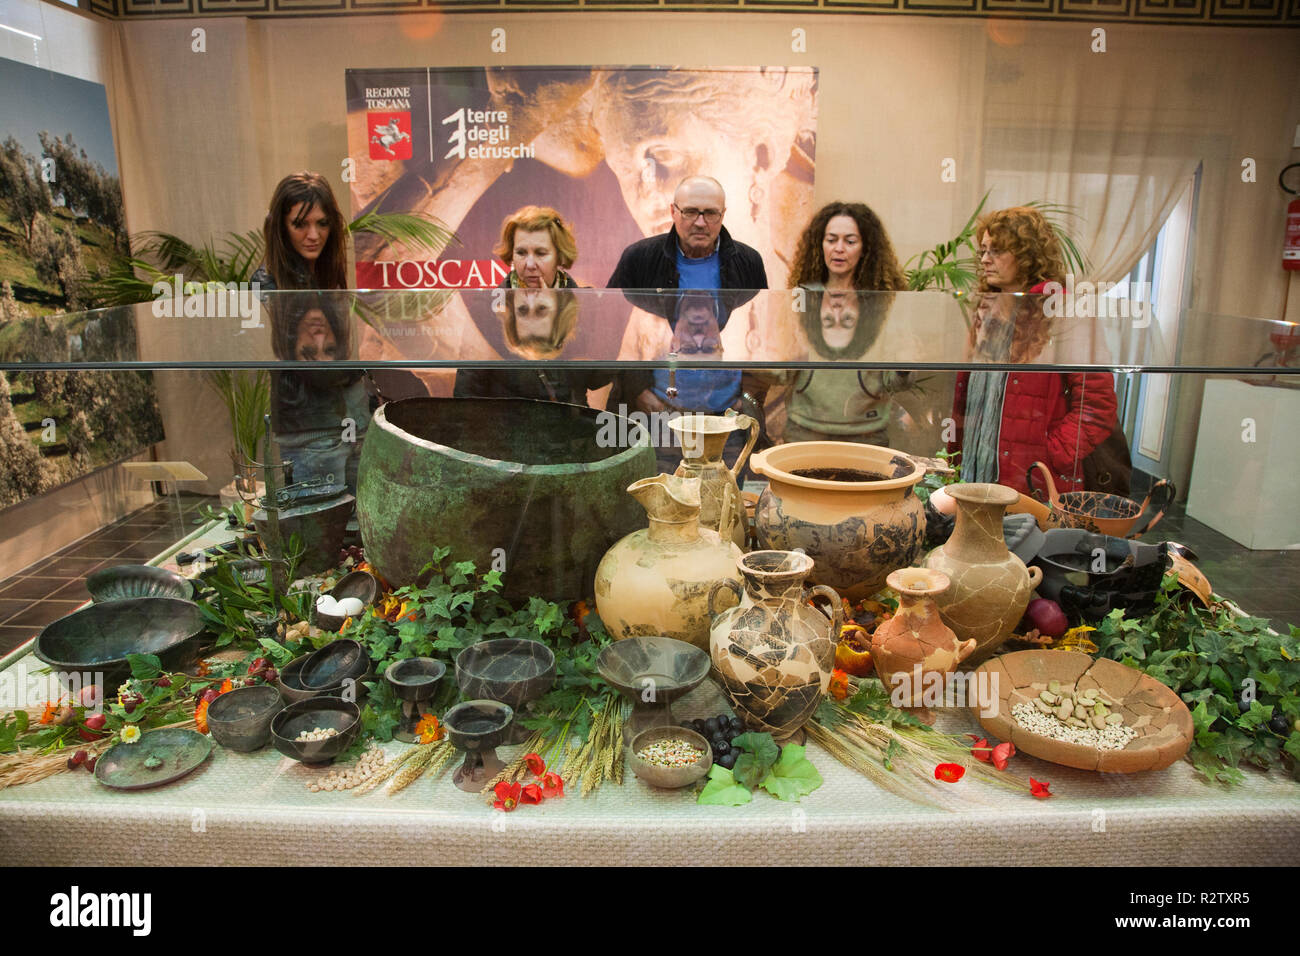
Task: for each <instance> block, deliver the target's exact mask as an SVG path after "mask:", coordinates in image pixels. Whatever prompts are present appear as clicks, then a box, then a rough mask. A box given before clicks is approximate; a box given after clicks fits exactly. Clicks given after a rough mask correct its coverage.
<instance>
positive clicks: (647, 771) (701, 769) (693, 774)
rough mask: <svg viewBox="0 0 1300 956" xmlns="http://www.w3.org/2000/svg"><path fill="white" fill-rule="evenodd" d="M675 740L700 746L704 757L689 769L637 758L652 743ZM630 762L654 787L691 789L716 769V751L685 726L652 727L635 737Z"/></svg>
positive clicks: (629, 753) (688, 766) (629, 754)
mask: <svg viewBox="0 0 1300 956" xmlns="http://www.w3.org/2000/svg"><path fill="white" fill-rule="evenodd" d="M672 738H675V739H677V740H685V741H686V742H687V743H689V744H692V745H693V746H695V747H698V748H699V749H700V750H703V751H704V756H702V757H701V758H700V759H699V760H697V761H696V762H695V763H693V764H688V765H687V766H685V767H659V766H656V765H655V764H652V763H648V762H647V761H645V760H643V759H642V758H640V757H638V756H637V753H638V751H640V750H643V749H645V748H646V747H647V746H649V745H650V744H653V743H655V742H657V741H660V740H667V739H672ZM627 759H628V764H629V765H630V766H631V767H632V772H633V773H634V774H636V775H637V776H638V777H640V778H641V779H642V780H644V781H645V782H646V783H648V784H650V785H651V786H652V787H663V788H665V789H668V790H676V789H677V788H679V787H689V786H690V785H691V784H693V783H694V782H695V781H697V780H700V779H702V778H703V777H704V776H706V775H707V774H708V772H709V768H710V767H712V766H713V748H712V747H711V746H710V745H709V742H708V741H707V740H705V739H704V738H703V737H702V736H700V735H699V734H697V733H696V732H695V731H693V730H687V729H686V728H685V727H651V728H650V729H649V730H643V731H641V733H639V734H637V735H636V736H635V737H633V738H632V746H631V747H630V748H629V751H628V755H627Z"/></svg>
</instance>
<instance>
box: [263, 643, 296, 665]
mask: <svg viewBox="0 0 1300 956" xmlns="http://www.w3.org/2000/svg"><path fill="white" fill-rule="evenodd" d="M257 643H258V644H260V645H262V649H263V650H264V651H266V656H267V657H269V658H271V663H272V664H274V665H275V667H276V670H279V669H280V668H282V667H284V665H286V664H288V663H289V662H290V661H292V660H293V651H291V650H290V649H289V648H287V647H285V646H284V645H283V644H281V643H280V642H279V641H273V640H271V639H270V638H269V637H259V638H258V639H257Z"/></svg>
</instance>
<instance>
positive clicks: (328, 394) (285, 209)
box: [253, 172, 370, 494]
mask: <svg viewBox="0 0 1300 956" xmlns="http://www.w3.org/2000/svg"><path fill="white" fill-rule="evenodd" d="M262 233H263V237H264V238H265V242H266V258H265V260H264V262H263V264H262V266H261V267H260V268H258V270H257V271H256V272H255V273H254V274H253V281H254V282H257V283H259V284H260V285H261V287H262V288H263V289H265V290H269V291H276V290H279V294H277V295H273V296H270V297H268V304H267V308H268V311H269V312H270V313H271V347H272V350H273V351H274V352H275V357H276V358H278V359H280V360H281V361H286V362H329V361H335V360H339V359H348V358H351V357H352V350H351V335H350V329H351V315H350V311H351V308H350V306H351V303H350V296H348V295H346V294H344V293H343V292H342V291H336V290H346V289H347V225H346V224H345V223H344V221H343V214H342V212H340V210H339V205H338V202H337V201H336V200H335V199H334V191H333V190H332V189H331V188H330V184H329V181H328V180H327V179H326V178H325V177H324V176H322V175H320V174H319V173H311V172H302V173H294V174H293V175H291V176H286V177H285V178H284V179H282V180H280V183H279V185H277V186H276V187H275V192H274V194H273V195H272V196H271V204H270V208H269V209H268V210H267V214H266V220H265V222H264V223H263V227H262ZM289 290H303V291H302V292H301V294H295V295H290V294H288V291H289ZM307 290H310V291H307ZM364 379H365V372H364V371H362V370H360V369H337V370H333V369H331V370H328V371H326V370H320V371H317V370H315V369H313V370H311V371H305V370H304V371H279V370H276V371H273V372H272V373H271V432H272V435H273V436H274V437H275V442H276V444H277V445H278V446H279V449H280V457H281V459H283V460H284V461H286V462H289V463H290V464H291V465H292V470H293V479H294V481H295V482H298V481H308V480H311V479H319V478H325V477H328V476H330V475H333V476H334V480H335V481H336V482H338V483H343V484H346V485H347V488H348V491H350V492H351V493H353V494H355V493H356V487H357V462H358V461H359V460H360V456H361V442H362V439H364V438H365V433H366V427H367V426H368V425H369V424H370V399H369V396H368V395H367V393H366V387H365V382H364Z"/></svg>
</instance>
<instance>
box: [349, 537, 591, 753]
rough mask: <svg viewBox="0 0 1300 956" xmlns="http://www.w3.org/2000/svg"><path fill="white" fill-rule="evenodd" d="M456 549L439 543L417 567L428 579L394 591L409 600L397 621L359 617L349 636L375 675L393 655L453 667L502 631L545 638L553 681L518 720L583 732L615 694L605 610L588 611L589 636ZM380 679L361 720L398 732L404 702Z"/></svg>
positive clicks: (447, 686) (446, 686)
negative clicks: (605, 664) (608, 677)
mask: <svg viewBox="0 0 1300 956" xmlns="http://www.w3.org/2000/svg"><path fill="white" fill-rule="evenodd" d="M450 554H451V549H450V548H446V547H442V548H437V549H435V551H434V553H433V560H432V561H431V562H430V563H429V564H427V565H425V567H424V569H423V571H422V572H421V573H420V575H419V580H420V581H421V582H422V583H420V584H414V585H407V586H405V587H401V588H398V589H397V590H395V591H394V592H393V595H394V597H395V598H396V599H397V600H398V601H400V602H402V605H403V610H402V612H401V613H400V614H399V616H398V619H397V621H396V622H390V621H388V620H385V619H384V618H382V617H379V616H376V615H372V614H367V615H364V616H363V617H361V618H360V619H358V620H356V621H354V622H353V624H352V625H351V626H350V627H349V628H348V629H347V630H346V631H345V632H344V636H346V637H349V638H351V639H353V640H355V641H359V642H361V644H362V645H363V646H364V647H366V649H367V650H368V651H369V653H370V658H371V660H372V661H374V666H375V673H376V674H377V675H382V674H383V673H384V672H385V671H386V670H387V669H388V667H389V665H391V664H392V663H393V662H394V661H399V660H405V659H407V658H411V657H432V658H435V659H438V660H441V661H443V662H444V663H445V664H446V665H447V669H448V673H449V674H454V672H455V666H456V656H457V655H458V654H459V653H460V652H461V651H462V650H464V649H465V648H467V647H469V646H470V645H471V644H477V643H479V642H480V641H488V640H496V639H499V638H520V639H523V640H532V641H540V642H541V643H543V644H546V645H547V646H548V647H549V648H550V649H551V650H552V651H553V652H554V653H555V661H556V664H555V667H556V676H555V685H554V687H553V688H552V689H551V690H550V691H549V692H548V693H547V694H546V695H544V696H543V697H541V698H540V699H539V700H538V701H537V702H536V703H535V705H534V708H533V709H534V711H535V715H534V716H531V717H521V718H520V723H521V724H522V725H523V726H524V727H526V728H527V729H529V730H532V731H546V732H547V733H548V735H555V734H564V733H567V734H577V735H578V736H579V737H582V738H584V739H585V738H586V735H587V732H588V730H589V729H590V727H591V721H592V719H593V718H594V716H595V715H596V714H597V713H599V712H600V711H601V710H602V709H604V706H605V704H606V703H607V702H608V698H609V697H610V696H613V695H614V694H615V691H614V690H613V688H611V687H610V686H609V685H608V684H607V683H605V681H604V680H603V679H602V678H601V677H600V675H599V674H598V673H597V672H596V657H597V655H599V653H600V651H601V650H602V649H603V648H604V647H605V646H606V645H607V644H609V642H610V637H609V635H608V634H607V633H606V632H605V628H604V626H603V625H602V624H601V623H600V620H599V618H597V617H596V616H595V615H594V614H592V615H588V617H587V618H586V632H587V633H586V635H585V636H584V635H583V634H582V633H581V630H580V628H579V626H578V623H577V622H576V621H575V620H574V619H573V618H572V617H571V616H570V615H569V614H568V613H566V609H565V608H564V607H563V606H562V605H559V604H556V603H554V602H552V601H547V600H545V599H543V598H539V597H532V598H529V599H528V601H527V602H525V603H524V604H522V605H520V606H518V607H516V606H515V605H513V604H511V603H510V602H509V601H507V600H506V599H505V598H503V597H502V596H501V593H500V591H501V574H500V572H498V571H488V572H486V573H484V574H478V573H476V571H475V568H474V563H473V562H472V561H459V562H451V563H449V562H448V561H447V559H448V557H449V556H450ZM412 617H413V618H414V619H413V620H412V619H411V618H412ZM375 687H377V688H380V690H379V692H378V693H375V692H374V690H373V689H372V693H371V696H370V697H369V698H368V702H367V705H366V708H365V710H366V711H369V712H370V713H369V716H367V714H366V713H364V712H363V715H362V720H363V725H362V726H363V728H364V729H366V730H367V731H369V732H371V733H373V734H374V735H375V737H376V738H377V739H380V740H386V739H389V737H391V735H392V726H393V725H395V722H396V715H397V713H398V710H399V707H400V702H399V701H397V700H396V698H392V699H391V700H390V699H389V698H390V697H391V694H390V693H388V691H387V684H386V683H385V682H383V681H379V682H376V685H375ZM455 687H456V683H455V680H454V679H448V680H445V681H443V683H442V684H441V685H440V688H439V696H437V697H435V698H434V700H433V701H431V702H430V710H431V711H432V712H437V713H440V712H441V711H442V709H444V708H445V707H446V706H447V705H449V704H451V703H454V702H455V701H457V700H459V694H458V693H456V691H455ZM367 720H369V721H370V723H369V724H367V723H366V721H367ZM389 720H392V721H393V725H390V724H388V723H387V721H389ZM385 733H387V734H388V735H389V736H388V737H384V736H383V734H385Z"/></svg>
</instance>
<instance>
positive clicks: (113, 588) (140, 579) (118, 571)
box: [86, 564, 194, 604]
mask: <svg viewBox="0 0 1300 956" xmlns="http://www.w3.org/2000/svg"><path fill="white" fill-rule="evenodd" d="M86 590H87V591H89V592H90V599H91V600H92V601H94V602H95V603H96V604H99V603H101V602H104V601H122V600H126V599H128V598H140V597H169V598H176V599H178V600H181V601H192V600H194V585H193V584H192V583H191V582H190V580H189V579H188V578H186V577H182V576H181V575H179V574H177V573H176V572H175V571H168V570H167V569H166V568H156V567H154V566H153V565H149V564H122V565H118V566H117V567H115V568H104V569H103V570H102V571H96V572H95V573H94V574H92V575H91V576H90V577H88V578H86Z"/></svg>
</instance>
